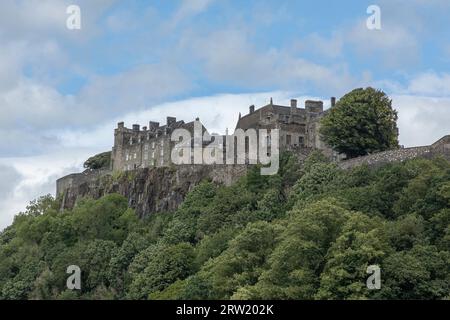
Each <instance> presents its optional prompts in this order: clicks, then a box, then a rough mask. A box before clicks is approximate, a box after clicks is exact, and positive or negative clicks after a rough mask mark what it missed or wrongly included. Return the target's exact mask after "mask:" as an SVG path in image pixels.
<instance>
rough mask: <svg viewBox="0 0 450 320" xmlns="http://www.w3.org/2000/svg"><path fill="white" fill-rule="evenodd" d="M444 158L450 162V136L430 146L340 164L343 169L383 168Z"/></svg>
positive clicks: (394, 151) (383, 153) (376, 154)
mask: <svg viewBox="0 0 450 320" xmlns="http://www.w3.org/2000/svg"><path fill="white" fill-rule="evenodd" d="M436 156H442V157H444V158H445V159H447V160H449V161H450V135H448V136H445V137H443V138H441V139H439V140H438V141H437V142H435V143H433V144H432V145H430V146H423V147H413V148H403V149H397V150H389V151H384V152H378V153H374V154H370V155H367V156H363V157H358V158H354V159H350V160H345V161H342V162H339V167H341V168H342V169H350V168H354V167H357V166H360V165H363V164H365V165H369V166H381V165H383V164H387V163H392V162H402V161H406V160H409V159H414V158H427V159H430V158H433V157H436Z"/></svg>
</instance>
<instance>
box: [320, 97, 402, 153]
mask: <svg viewBox="0 0 450 320" xmlns="http://www.w3.org/2000/svg"><path fill="white" fill-rule="evenodd" d="M320 134H321V136H322V139H323V140H324V141H325V143H327V144H328V145H329V146H331V147H332V148H333V149H334V150H336V151H338V152H340V153H344V154H346V155H347V158H354V157H358V156H362V155H366V154H369V153H373V152H379V151H384V150H389V149H393V148H397V147H398V128H397V111H395V110H394V109H393V108H392V101H391V100H390V99H389V97H388V96H387V95H386V94H385V93H384V92H382V91H379V90H376V89H373V88H366V89H362V88H360V89H355V90H353V91H351V92H350V93H348V94H346V95H345V96H343V97H342V98H341V99H340V100H339V101H338V102H337V104H336V106H335V107H333V108H331V109H330V111H329V113H328V114H327V115H326V116H325V117H324V118H323V119H322V120H321V127H320Z"/></svg>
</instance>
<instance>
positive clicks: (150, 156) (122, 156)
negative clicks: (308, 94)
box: [111, 98, 338, 171]
mask: <svg viewBox="0 0 450 320" xmlns="http://www.w3.org/2000/svg"><path fill="white" fill-rule="evenodd" d="M335 101H336V100H335V98H331V106H332V107H333V106H334V104H335ZM325 113H326V111H325V112H324V110H323V102H322V101H312V100H307V101H305V106H304V108H301V107H298V106H297V100H295V99H292V100H291V102H290V106H282V105H276V104H274V103H273V101H272V99H270V103H269V104H267V105H265V106H263V107H261V108H259V109H257V110H255V106H254V105H252V106H250V107H249V113H248V114H246V115H244V116H241V114H239V119H238V122H237V124H236V130H239V129H241V130H243V131H246V130H248V129H255V130H259V129H266V130H267V131H268V132H270V131H271V130H273V129H278V130H279V141H278V146H279V151H280V152H282V151H284V150H289V151H294V152H295V151H301V150H302V149H318V150H322V152H323V153H324V154H325V155H326V156H328V157H329V158H330V159H333V160H336V159H337V157H338V155H337V154H336V153H335V152H333V151H332V150H331V149H330V148H329V147H327V146H326V145H325V144H324V143H323V142H322V141H321V139H320V135H319V128H320V119H321V118H322V117H323V115H324V114H325ZM196 122H197V123H198V122H199V119H198V118H197V119H196V121H192V122H188V123H185V122H184V121H182V120H181V121H178V120H177V119H176V118H174V117H167V122H166V124H164V125H160V124H159V123H158V122H153V121H150V122H149V126H148V127H147V126H144V127H142V129H141V128H140V125H138V124H134V125H133V126H132V128H126V127H125V126H124V123H123V122H120V123H118V126H117V128H116V129H115V130H114V146H113V148H112V154H111V157H112V159H111V166H112V168H111V169H112V170H114V171H128V170H134V169H138V168H147V167H165V166H170V165H171V164H172V162H171V153H172V150H173V148H174V147H175V146H176V143H177V142H175V141H172V140H171V134H172V133H173V132H174V130H176V129H185V130H187V131H188V132H189V133H190V134H191V136H194V128H195V124H196ZM201 128H202V131H203V133H206V134H208V135H209V133H208V131H207V129H206V128H205V127H204V126H203V125H201ZM212 137H213V139H212V141H214V140H216V141H221V142H220V144H221V146H220V148H221V150H222V149H223V150H225V149H226V145H225V143H224V141H226V140H227V138H229V136H228V132H227V134H226V135H225V136H219V137H220V138H221V139H217V137H218V136H212ZM203 144H205V143H204V142H203ZM191 146H192V147H193V146H194V140H192V145H191ZM246 152H247V151H246ZM224 163H225V161H224Z"/></svg>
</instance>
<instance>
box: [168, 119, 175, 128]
mask: <svg viewBox="0 0 450 320" xmlns="http://www.w3.org/2000/svg"><path fill="white" fill-rule="evenodd" d="M175 122H177V118H175V117H167V126H168V127H170V126H171V125H172V124H174V123H175Z"/></svg>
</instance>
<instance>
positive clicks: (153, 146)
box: [152, 141, 155, 149]
mask: <svg viewBox="0 0 450 320" xmlns="http://www.w3.org/2000/svg"><path fill="white" fill-rule="evenodd" d="M152 149H155V141H153V142H152Z"/></svg>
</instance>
